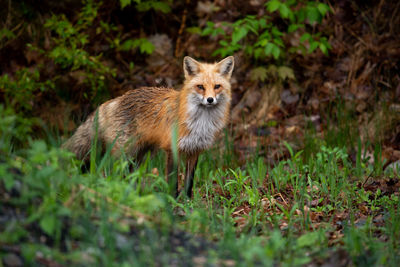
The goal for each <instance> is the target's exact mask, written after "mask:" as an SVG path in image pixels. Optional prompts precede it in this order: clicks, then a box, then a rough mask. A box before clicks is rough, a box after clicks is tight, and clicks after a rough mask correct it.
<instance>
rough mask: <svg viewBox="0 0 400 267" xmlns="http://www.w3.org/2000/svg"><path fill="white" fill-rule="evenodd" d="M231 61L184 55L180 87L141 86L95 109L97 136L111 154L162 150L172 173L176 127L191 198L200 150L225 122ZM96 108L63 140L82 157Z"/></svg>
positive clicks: (138, 154)
mask: <svg viewBox="0 0 400 267" xmlns="http://www.w3.org/2000/svg"><path fill="white" fill-rule="evenodd" d="M233 65H234V59H233V57H227V58H226V59H224V60H222V61H220V62H219V63H215V64H207V63H200V62H197V61H196V60H194V59H192V58H190V57H185V58H184V61H183V69H184V73H185V81H184V85H183V88H182V89H181V90H180V91H176V90H174V89H172V88H162V87H161V88H158V87H143V88H138V89H135V90H131V91H128V92H127V93H125V94H124V95H122V96H120V97H117V98H115V99H112V100H109V101H107V102H105V103H103V104H102V105H101V106H100V107H99V108H98V111H96V112H98V137H99V140H100V141H102V142H103V143H104V144H114V145H113V148H112V154H113V155H118V154H119V153H121V152H122V150H123V151H124V152H125V153H126V154H128V155H131V156H134V157H136V158H137V159H138V160H139V161H140V160H141V159H140V158H141V157H142V156H143V155H144V154H145V152H146V151H148V150H149V149H157V148H161V149H164V150H165V151H166V152H167V156H168V164H167V172H171V164H172V157H171V143H172V131H173V128H174V125H177V129H178V140H177V141H178V150H179V153H180V155H182V154H183V155H184V156H185V158H186V161H187V164H186V175H185V176H186V181H185V184H186V193H187V194H188V195H189V196H190V195H191V192H192V184H193V175H194V168H195V165H196V163H197V158H198V155H199V153H200V152H202V151H203V150H204V149H207V148H208V147H210V146H211V145H212V144H213V142H214V140H215V137H216V136H217V135H218V134H219V132H220V131H221V130H222V128H223V127H224V126H225V125H226V123H227V121H228V117H229V107H230V101H231V86H230V82H229V80H230V77H231V74H232V70H233ZM96 112H95V113H93V114H92V115H90V116H89V118H88V119H87V120H86V121H85V122H84V123H83V124H82V125H81V126H80V127H79V128H78V129H77V130H76V132H75V134H74V135H73V136H72V137H71V138H70V139H69V140H68V141H67V143H66V144H65V147H67V148H68V149H70V150H71V151H73V152H74V153H75V154H76V155H77V157H78V158H80V159H87V156H88V152H89V150H90V146H91V142H92V140H93V138H94V136H95V125H94V121H95V114H96ZM175 123H176V124H175Z"/></svg>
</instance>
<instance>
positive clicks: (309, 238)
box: [297, 232, 319, 248]
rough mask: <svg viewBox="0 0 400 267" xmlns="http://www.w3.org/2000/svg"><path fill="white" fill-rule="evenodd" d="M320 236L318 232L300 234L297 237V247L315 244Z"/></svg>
mask: <svg viewBox="0 0 400 267" xmlns="http://www.w3.org/2000/svg"><path fill="white" fill-rule="evenodd" d="M318 236H319V233H318V232H310V233H307V234H304V235H302V236H300V237H299V238H298V239H297V247H299V248H303V247H309V246H313V245H315V244H316V243H317V242H318V239H319V238H318Z"/></svg>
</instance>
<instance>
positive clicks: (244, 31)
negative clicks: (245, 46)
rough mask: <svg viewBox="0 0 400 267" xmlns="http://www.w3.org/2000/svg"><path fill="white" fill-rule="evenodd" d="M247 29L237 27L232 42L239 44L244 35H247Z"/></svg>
mask: <svg viewBox="0 0 400 267" xmlns="http://www.w3.org/2000/svg"><path fill="white" fill-rule="evenodd" d="M247 31H248V30H247V29H246V28H244V27H240V28H236V30H235V31H234V32H233V34H232V43H233V44H237V43H238V42H239V41H240V40H241V39H243V37H245V36H246V35H247Z"/></svg>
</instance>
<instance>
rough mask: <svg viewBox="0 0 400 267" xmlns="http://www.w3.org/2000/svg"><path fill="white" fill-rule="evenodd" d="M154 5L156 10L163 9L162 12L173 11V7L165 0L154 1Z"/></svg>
mask: <svg viewBox="0 0 400 267" xmlns="http://www.w3.org/2000/svg"><path fill="white" fill-rule="evenodd" d="M152 7H153V9H154V10H156V11H161V12H162V13H165V14H166V13H169V12H171V7H170V6H169V5H168V4H167V3H164V2H154V3H153V5H152Z"/></svg>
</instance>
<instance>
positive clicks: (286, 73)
mask: <svg viewBox="0 0 400 267" xmlns="http://www.w3.org/2000/svg"><path fill="white" fill-rule="evenodd" d="M278 76H279V77H280V78H281V79H282V80H286V79H289V80H294V79H295V77H294V72H293V69H292V68H289V67H286V66H280V67H278ZM285 145H286V143H285Z"/></svg>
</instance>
